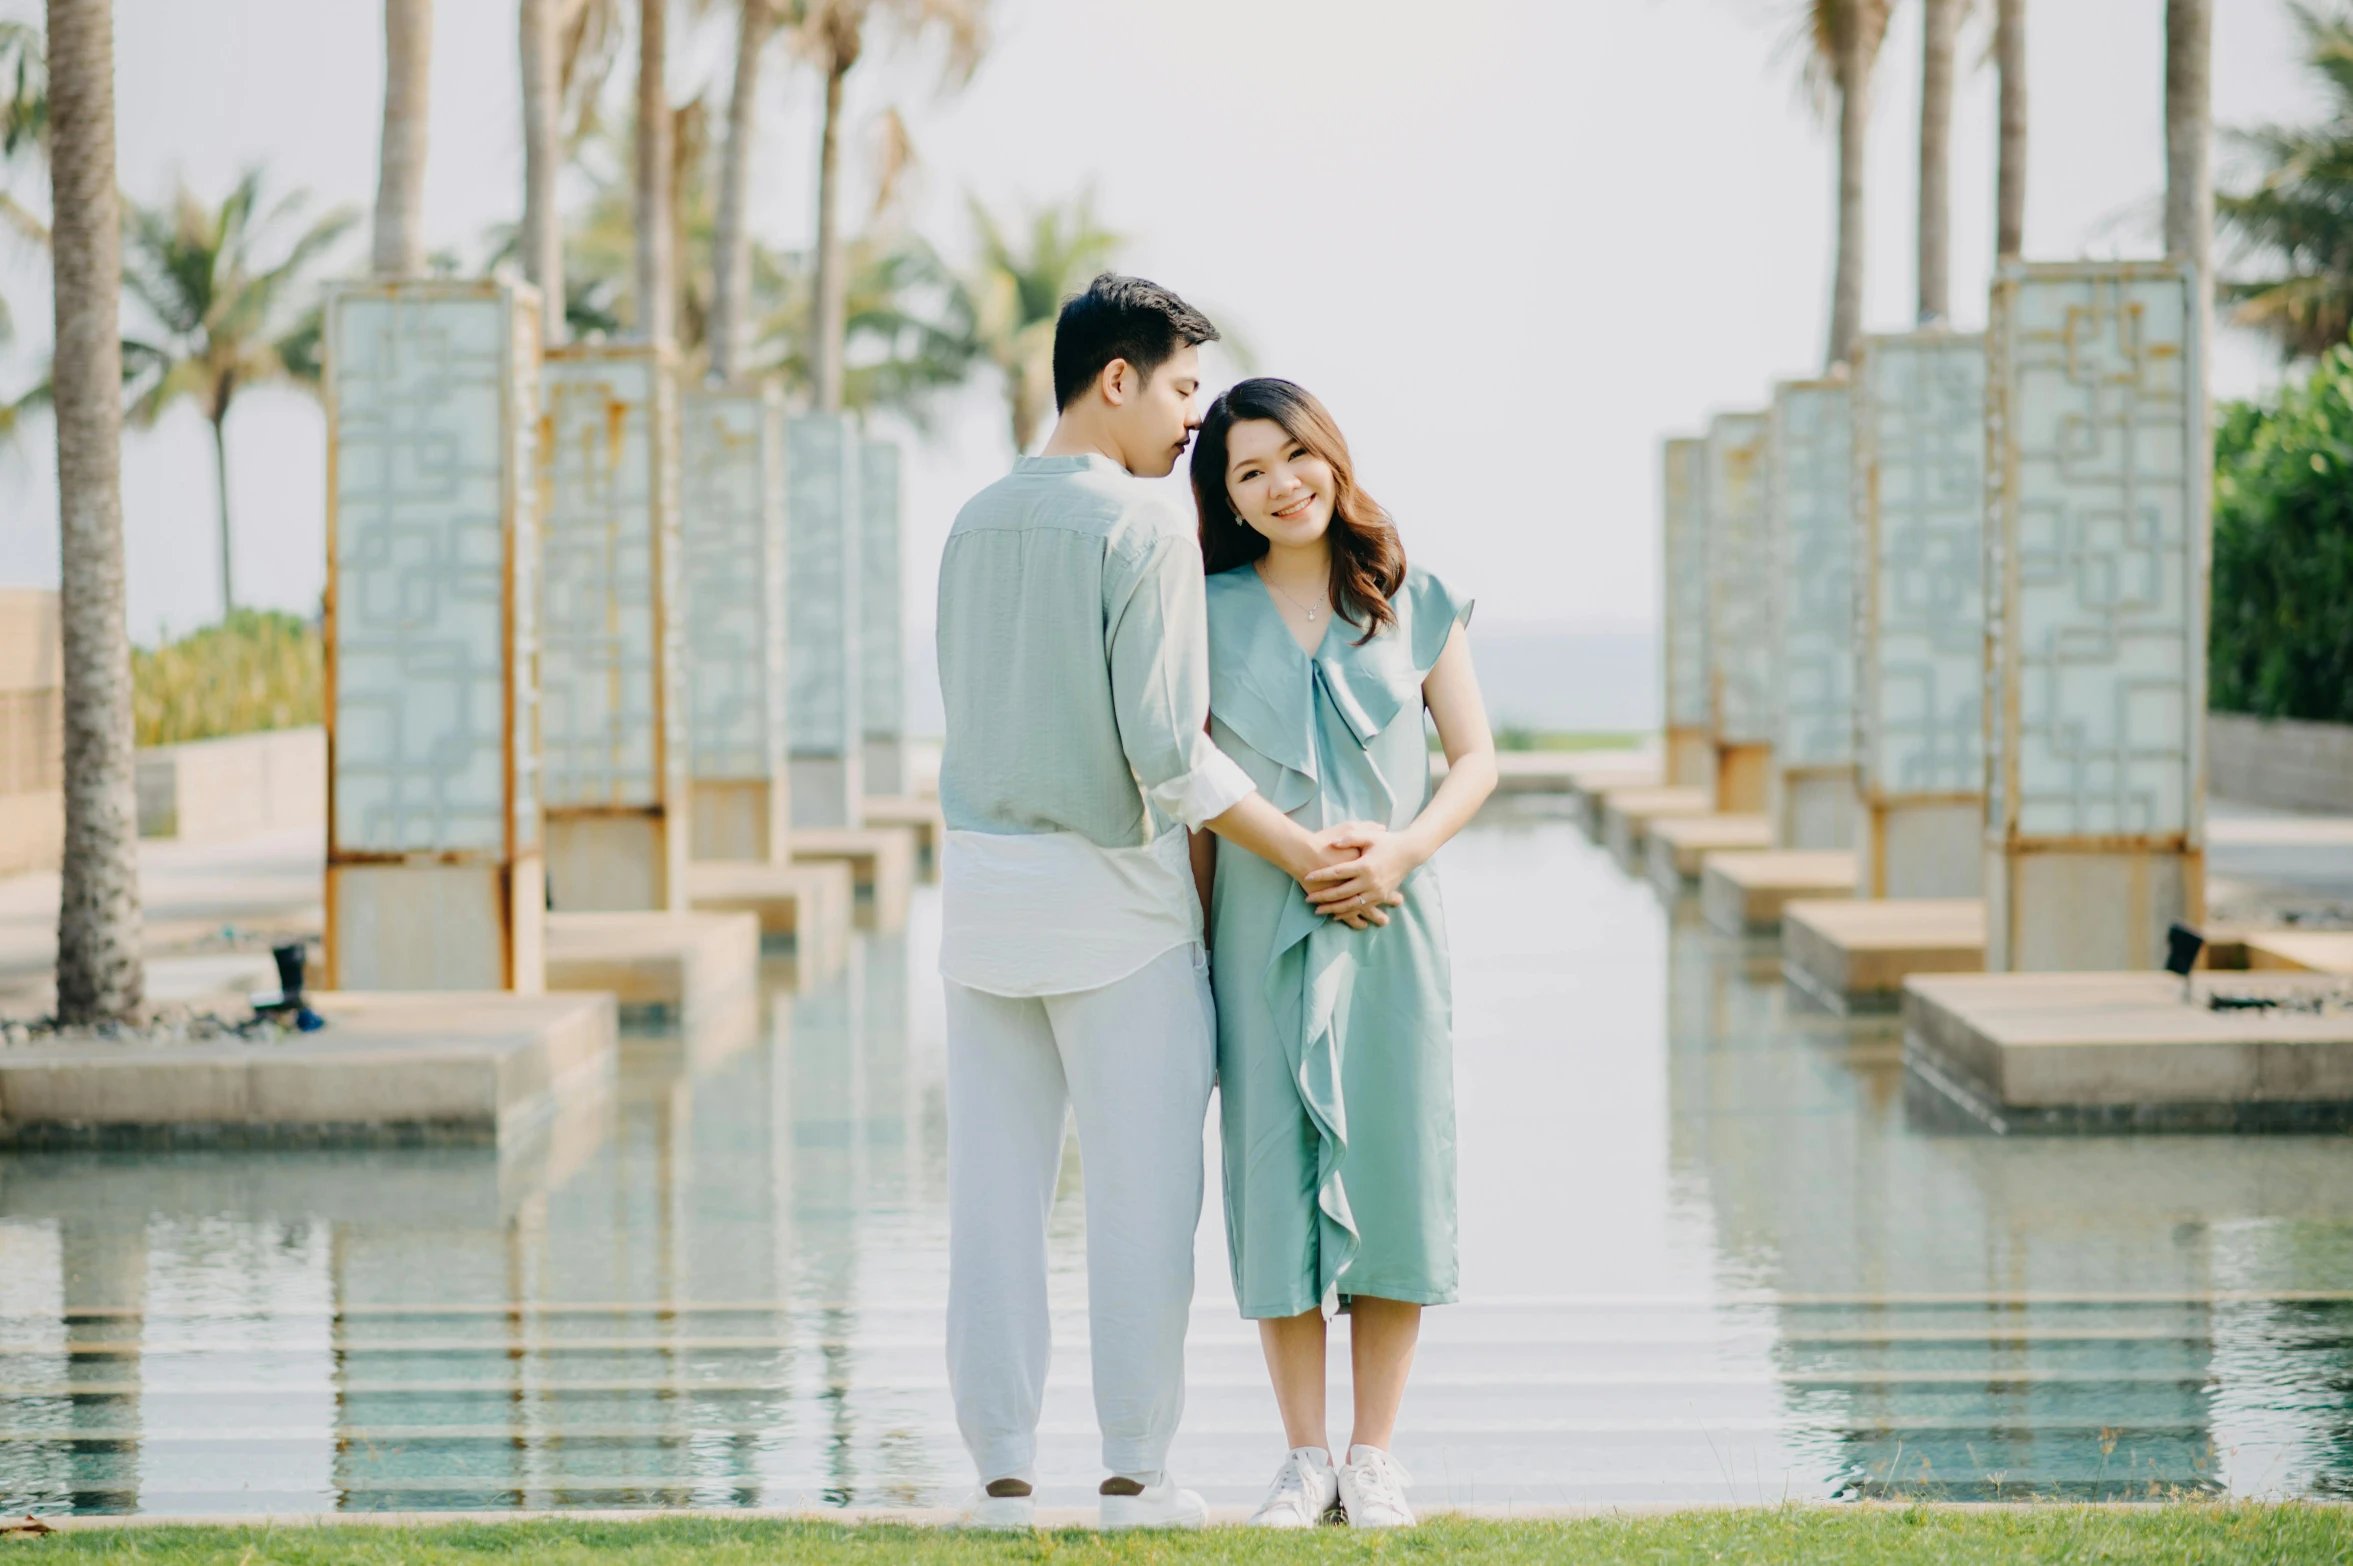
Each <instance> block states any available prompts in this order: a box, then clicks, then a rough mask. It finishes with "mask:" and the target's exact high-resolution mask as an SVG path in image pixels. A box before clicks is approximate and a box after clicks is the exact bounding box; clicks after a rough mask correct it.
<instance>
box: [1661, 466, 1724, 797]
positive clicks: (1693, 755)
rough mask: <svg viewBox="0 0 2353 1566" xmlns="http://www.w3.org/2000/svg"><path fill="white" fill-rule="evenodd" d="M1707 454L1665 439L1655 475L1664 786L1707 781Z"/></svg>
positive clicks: (1710, 747) (1711, 753) (1710, 770)
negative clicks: (1660, 553)
mask: <svg viewBox="0 0 2353 1566" xmlns="http://www.w3.org/2000/svg"><path fill="white" fill-rule="evenodd" d="M1707 449H1708V443H1707V442H1706V441H1705V440H1701V439H1696V438H1685V439H1678V440H1670V441H1668V442H1667V443H1666V446H1665V449H1664V451H1663V454H1662V455H1663V461H1662V464H1661V467H1662V470H1663V471H1662V472H1661V474H1660V476H1659V498H1660V515H1659V531H1660V534H1661V536H1662V538H1663V540H1664V545H1665V556H1666V557H1665V561H1664V566H1665V570H1664V573H1663V586H1664V598H1665V604H1666V614H1665V622H1666V623H1665V635H1664V636H1663V637H1662V638H1661V640H1662V643H1663V646H1664V652H1665V657H1666V670H1665V679H1664V682H1663V683H1664V687H1665V692H1666V705H1667V713H1666V717H1667V725H1666V781H1667V782H1668V783H1669V784H1671V785H1673V786H1676V787H1680V788H1707V787H1709V786H1711V782H1712V780H1713V778H1714V776H1715V768H1716V746H1715V740H1714V738H1713V733H1712V731H1713V725H1714V715H1713V713H1712V711H1711V709H1710V703H1709V696H1708V692H1709V690H1710V689H1711V681H1710V679H1709V676H1708V540H1707V479H1706V473H1705V469H1706V465H1707Z"/></svg>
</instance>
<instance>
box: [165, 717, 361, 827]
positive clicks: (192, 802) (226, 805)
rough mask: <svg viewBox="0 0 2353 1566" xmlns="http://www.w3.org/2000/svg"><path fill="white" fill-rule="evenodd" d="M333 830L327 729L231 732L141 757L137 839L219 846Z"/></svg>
mask: <svg viewBox="0 0 2353 1566" xmlns="http://www.w3.org/2000/svg"><path fill="white" fill-rule="evenodd" d="M326 824H327V731H326V730H325V729H322V728H318V727H315V726H314V727H311V728H306V729H274V730H271V731H269V732H266V733H261V734H232V735H230V736H229V737H227V738H226V739H209V740H193V741H190V742H189V743H187V744H185V745H157V746H153V747H150V748H149V749H146V750H142V751H140V752H139V835H140V836H141V837H173V838H178V839H179V840H180V841H182V842H185V843H205V842H217V841H219V840H220V839H222V838H230V837H244V836H246V835H247V834H249V833H254V832H272V831H276V830H278V829H279V828H281V827H318V828H320V829H321V830H322V831H323V830H324V829H325V827H326Z"/></svg>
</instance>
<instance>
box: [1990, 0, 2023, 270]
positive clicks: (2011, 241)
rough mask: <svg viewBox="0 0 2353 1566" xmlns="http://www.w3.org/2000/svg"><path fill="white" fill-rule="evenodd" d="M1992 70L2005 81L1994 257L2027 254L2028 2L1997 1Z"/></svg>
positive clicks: (1997, 158) (1996, 176) (1996, 157)
mask: <svg viewBox="0 0 2353 1566" xmlns="http://www.w3.org/2000/svg"><path fill="white" fill-rule="evenodd" d="M1994 69H1995V72H1996V74H1997V75H1998V76H1999V77H2000V79H2001V87H2000V96H2001V107H2000V123H2001V128H2000V131H1999V132H1998V140H1997V142H1996V144H1995V146H1996V151H1995V155H1994V257H1995V259H1996V260H2004V259H2007V258H2009V257H2012V256H2017V255H2022V254H2024V253H2025V250H2026V0H1994Z"/></svg>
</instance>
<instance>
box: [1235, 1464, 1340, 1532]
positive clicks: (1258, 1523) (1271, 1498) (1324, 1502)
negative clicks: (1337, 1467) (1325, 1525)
mask: <svg viewBox="0 0 2353 1566" xmlns="http://www.w3.org/2000/svg"><path fill="white" fill-rule="evenodd" d="M1339 1499H1340V1476H1339V1474H1337V1473H1336V1472H1334V1471H1333V1468H1332V1454H1331V1453H1329V1452H1327V1451H1325V1450H1324V1449H1323V1448H1322V1447H1320V1446H1295V1447H1293V1448H1291V1454H1290V1455H1289V1456H1288V1457H1286V1458H1284V1459H1283V1466H1282V1467H1280V1468H1278V1469H1276V1470H1275V1482H1274V1483H1273V1484H1271V1485H1269V1486H1267V1491H1266V1500H1265V1501H1263V1502H1262V1503H1260V1505H1259V1508H1258V1510H1257V1511H1255V1512H1252V1513H1251V1514H1250V1526H1251V1527H1253V1528H1312V1527H1314V1526H1315V1525H1316V1524H1317V1523H1320V1522H1322V1521H1323V1520H1324V1513H1326V1512H1328V1511H1330V1510H1331V1509H1332V1507H1333V1505H1334V1503H1336V1502H1337V1501H1338V1500H1339Z"/></svg>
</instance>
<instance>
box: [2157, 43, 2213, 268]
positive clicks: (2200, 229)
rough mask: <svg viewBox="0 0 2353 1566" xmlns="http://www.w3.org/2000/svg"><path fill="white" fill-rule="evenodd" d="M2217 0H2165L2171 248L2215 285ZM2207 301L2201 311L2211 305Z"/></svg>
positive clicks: (2167, 188) (2167, 213) (2168, 233)
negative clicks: (2214, 75) (2215, 1)
mask: <svg viewBox="0 0 2353 1566" xmlns="http://www.w3.org/2000/svg"><path fill="white" fill-rule="evenodd" d="M2213 70H2214V0H2165V252H2166V254H2168V255H2176V256H2185V257H2187V258H2188V259H2189V260H2190V261H2192V262H2194V263H2195V264H2196V266H2197V269H2198V289H2199V297H2200V299H2201V301H2211V299H2212V297H2213V289H2214V273H2213V266H2214V91H2213ZM2209 307H2210V305H2209V304H2207V303H2203V302H2202V303H2201V307H2200V308H2201V311H2203V310H2204V309H2206V308H2209Z"/></svg>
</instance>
